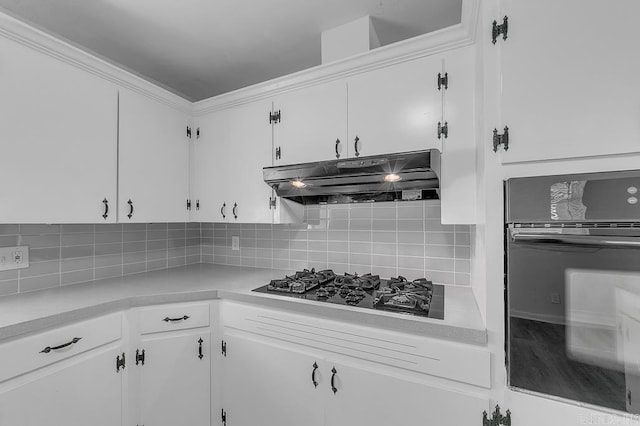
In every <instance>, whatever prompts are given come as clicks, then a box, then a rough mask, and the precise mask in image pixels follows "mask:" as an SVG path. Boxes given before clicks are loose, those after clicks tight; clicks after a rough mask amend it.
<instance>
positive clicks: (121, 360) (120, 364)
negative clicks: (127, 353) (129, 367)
mask: <svg viewBox="0 0 640 426" xmlns="http://www.w3.org/2000/svg"><path fill="white" fill-rule="evenodd" d="M124 366H125V360H124V352H122V358H120V355H118V356H116V373H117V372H119V371H120V369H121V368H122V369H124Z"/></svg>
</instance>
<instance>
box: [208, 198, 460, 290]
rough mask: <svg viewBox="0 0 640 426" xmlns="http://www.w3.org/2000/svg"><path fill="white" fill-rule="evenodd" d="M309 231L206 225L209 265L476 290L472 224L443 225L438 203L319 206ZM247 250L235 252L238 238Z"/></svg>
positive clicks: (309, 215) (311, 213) (310, 210)
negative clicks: (472, 285)
mask: <svg viewBox="0 0 640 426" xmlns="http://www.w3.org/2000/svg"><path fill="white" fill-rule="evenodd" d="M305 216H306V220H307V222H308V223H309V225H256V224H233V223H228V224H224V223H203V224H202V260H203V262H205V263H216V264H223V265H243V266H250V267H266V268H277V269H284V270H288V271H293V270H299V269H302V268H308V267H315V268H316V269H323V268H331V269H333V270H334V271H336V272H339V273H343V272H350V273H353V272H358V273H361V274H362V273H366V272H373V273H378V274H380V275H381V276H382V277H390V276H397V275H398V274H400V275H404V276H406V277H407V278H418V277H423V276H426V277H429V279H431V280H433V281H434V282H437V283H442V284H455V285H469V282H470V242H471V231H472V228H471V227H470V226H468V225H455V226H454V225H442V224H441V223H440V204H439V201H437V200H433V201H417V202H402V203H393V202H390V203H376V204H359V205H356V204H354V205H333V206H312V207H307V208H306V209H305ZM233 236H237V237H239V239H240V250H238V251H236V250H233V249H232V237H233Z"/></svg>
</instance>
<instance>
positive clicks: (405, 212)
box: [398, 205, 424, 220]
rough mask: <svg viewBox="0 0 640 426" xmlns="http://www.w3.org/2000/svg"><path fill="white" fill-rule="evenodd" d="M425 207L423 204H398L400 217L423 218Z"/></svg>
mask: <svg viewBox="0 0 640 426" xmlns="http://www.w3.org/2000/svg"><path fill="white" fill-rule="evenodd" d="M423 214H424V213H423V207H422V205H409V206H404V205H399V206H398V219H417V220H422V219H423Z"/></svg>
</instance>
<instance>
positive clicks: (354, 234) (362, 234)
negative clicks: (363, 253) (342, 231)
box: [349, 231, 371, 242]
mask: <svg viewBox="0 0 640 426" xmlns="http://www.w3.org/2000/svg"><path fill="white" fill-rule="evenodd" d="M349 241H361V242H366V241H371V232H370V231H349Z"/></svg>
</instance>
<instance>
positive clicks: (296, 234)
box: [290, 229, 308, 241]
mask: <svg viewBox="0 0 640 426" xmlns="http://www.w3.org/2000/svg"><path fill="white" fill-rule="evenodd" d="M290 238H291V241H307V238H308V233H307V230H306V229H293V230H291V231H290Z"/></svg>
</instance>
